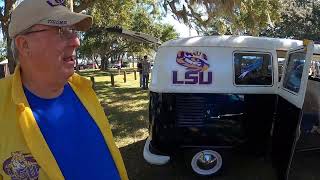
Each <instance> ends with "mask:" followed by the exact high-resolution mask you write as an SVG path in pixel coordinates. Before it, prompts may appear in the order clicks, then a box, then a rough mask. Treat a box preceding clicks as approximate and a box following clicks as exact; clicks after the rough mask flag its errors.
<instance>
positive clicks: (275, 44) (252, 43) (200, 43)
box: [161, 35, 320, 54]
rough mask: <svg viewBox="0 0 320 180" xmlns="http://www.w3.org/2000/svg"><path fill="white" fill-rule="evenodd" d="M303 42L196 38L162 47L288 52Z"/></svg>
mask: <svg viewBox="0 0 320 180" xmlns="http://www.w3.org/2000/svg"><path fill="white" fill-rule="evenodd" d="M302 44H303V42H302V41H301V40H294V39H282V38H269V37H253V36H226V35H223V36H196V37H189V38H181V39H175V40H171V41H167V42H165V43H163V44H162V45H161V47H174V46H175V47H177V46H178V47H183V46H188V47H190V46H193V47H233V48H234V47H235V48H254V49H270V50H271V49H275V50H284V51H287V50H289V49H290V48H294V47H297V46H301V45H302ZM319 46H320V45H315V47H314V52H315V53H317V54H318V53H319V54H320V47H319Z"/></svg>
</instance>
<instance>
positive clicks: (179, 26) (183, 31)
mask: <svg viewBox="0 0 320 180" xmlns="http://www.w3.org/2000/svg"><path fill="white" fill-rule="evenodd" d="M163 22H164V23H169V24H171V25H172V26H173V27H174V28H175V30H176V31H177V32H178V33H179V34H180V37H189V36H197V35H198V34H197V32H196V31H195V30H194V29H192V30H191V31H189V28H188V27H187V26H186V25H184V24H183V23H180V22H179V21H177V20H175V19H174V18H173V17H172V14H168V15H167V16H166V17H165V18H164V19H163Z"/></svg>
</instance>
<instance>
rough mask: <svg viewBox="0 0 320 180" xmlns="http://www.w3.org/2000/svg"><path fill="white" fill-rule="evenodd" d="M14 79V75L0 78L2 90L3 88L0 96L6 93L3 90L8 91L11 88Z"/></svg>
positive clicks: (0, 88)
mask: <svg viewBox="0 0 320 180" xmlns="http://www.w3.org/2000/svg"><path fill="white" fill-rule="evenodd" d="M12 80H13V76H12V75H9V76H7V77H5V78H2V79H0V90H1V93H0V97H1V95H3V94H4V93H3V92H6V91H8V90H9V89H10V88H11V84H12Z"/></svg>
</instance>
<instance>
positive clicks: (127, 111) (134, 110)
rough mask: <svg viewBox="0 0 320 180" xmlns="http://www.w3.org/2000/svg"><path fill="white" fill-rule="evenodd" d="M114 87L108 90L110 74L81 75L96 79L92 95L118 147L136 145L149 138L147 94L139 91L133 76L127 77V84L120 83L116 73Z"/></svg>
mask: <svg viewBox="0 0 320 180" xmlns="http://www.w3.org/2000/svg"><path fill="white" fill-rule="evenodd" d="M113 73H114V74H115V76H114V81H115V87H112V86H111V77H110V73H108V72H103V71H93V70H91V71H90V70H86V71H81V72H80V74H81V75H82V76H85V77H88V78H89V77H90V76H94V77H95V91H96V93H97V95H98V97H99V100H100V102H101V104H102V106H104V107H105V109H106V111H107V117H108V119H109V122H110V124H111V128H112V132H113V135H114V138H115V141H116V144H117V146H118V147H124V146H127V145H129V144H132V143H135V142H137V141H140V140H142V139H146V138H147V136H148V129H147V127H148V91H146V90H142V89H141V88H140V87H139V73H137V80H135V79H134V74H133V72H128V73H127V82H126V83H124V81H123V73H121V74H120V75H119V74H118V72H117V71H116V70H114V72H113Z"/></svg>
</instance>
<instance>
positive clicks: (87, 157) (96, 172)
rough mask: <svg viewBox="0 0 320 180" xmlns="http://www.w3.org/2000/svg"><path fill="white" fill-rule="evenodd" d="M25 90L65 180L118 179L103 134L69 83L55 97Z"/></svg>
mask: <svg viewBox="0 0 320 180" xmlns="http://www.w3.org/2000/svg"><path fill="white" fill-rule="evenodd" d="M24 92H25V95H26V97H27V100H28V102H29V104H30V107H31V109H32V112H33V115H34V117H35V119H36V121H37V124H38V126H39V127H40V130H41V133H42V134H43V136H44V138H45V140H46V142H47V144H48V146H49V148H50V150H51V152H52V153H53V156H54V157H55V159H56V161H57V163H58V165H59V167H60V170H61V172H62V174H63V175H64V177H65V179H66V180H82V179H83V180H88V179H94V180H118V179H120V176H119V173H118V170H117V168H116V165H115V163H114V161H113V158H112V156H111V154H110V151H109V149H108V146H107V144H106V143H105V140H104V138H103V135H102V134H101V132H100V130H99V128H98V126H97V125H96V123H95V121H94V120H93V119H92V117H91V116H90V114H89V113H88V111H87V110H86V109H85V107H84V106H83V105H82V103H81V101H80V100H79V98H78V97H77V95H76V94H75V93H74V92H73V90H72V88H71V87H70V85H69V84H66V85H65V87H64V90H63V93H62V94H61V95H60V96H58V97H57V98H54V99H42V98H40V97H38V96H36V95H34V94H32V93H31V92H30V91H29V90H28V89H27V88H24Z"/></svg>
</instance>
